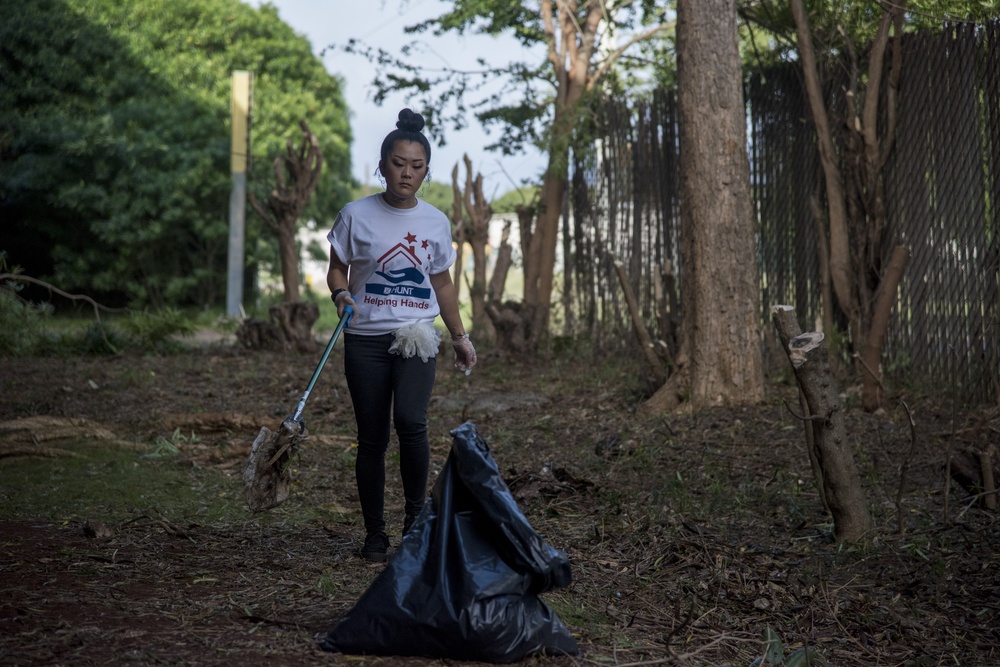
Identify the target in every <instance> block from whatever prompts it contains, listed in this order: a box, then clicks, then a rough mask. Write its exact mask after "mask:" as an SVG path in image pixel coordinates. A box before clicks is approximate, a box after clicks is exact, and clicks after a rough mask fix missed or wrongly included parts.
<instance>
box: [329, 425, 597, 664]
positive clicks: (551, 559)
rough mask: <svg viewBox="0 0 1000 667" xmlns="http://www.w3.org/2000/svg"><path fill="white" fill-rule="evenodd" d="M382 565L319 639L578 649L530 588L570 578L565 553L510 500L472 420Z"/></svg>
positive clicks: (380, 650)
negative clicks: (360, 593) (376, 575)
mask: <svg viewBox="0 0 1000 667" xmlns="http://www.w3.org/2000/svg"><path fill="white" fill-rule="evenodd" d="M451 435H452V437H453V441H452V448H451V454H450V455H449V457H448V460H447V461H446V462H445V465H444V468H443V469H442V471H441V474H440V476H439V477H438V480H437V482H436V483H435V484H434V489H433V490H432V492H431V498H430V500H428V502H427V503H426V504H425V505H424V509H423V512H421V514H420V515H419V516H418V517H417V519H416V520H415V521H414V523H413V525H412V526H411V527H410V531H409V532H408V533H407V534H406V536H405V537H404V538H403V541H402V543H401V544H400V546H399V548H398V549H396V551H395V553H394V554H393V555H392V558H390V559H389V562H388V564H387V565H386V568H385V569H384V570H383V571H382V573H381V574H380V575H379V576H378V578H377V579H376V580H375V581H374V582H373V583H372V585H371V586H370V587H369V588H368V590H367V591H365V593H364V595H362V596H361V599H359V600H358V602H357V603H356V604H355V605H354V607H353V608H352V609H351V610H350V611H349V612H348V613H347V615H346V616H345V617H344V618H343V619H341V620H340V622H338V623H337V624H336V625H335V626H334V627H333V628H332V629H331V630H330V631H329V632H328V633H327V634H326V636H325V637H322V638H321V639H320V641H319V645H320V647H321V648H323V649H324V650H327V651H339V652H341V653H349V654H368V655H407V656H425V657H432V658H452V659H455V660H477V661H484V662H496V663H509V662H516V661H518V660H522V659H524V658H525V657H527V656H529V655H532V654H537V653H544V654H549V655H563V654H568V655H576V654H577V653H578V648H577V644H576V640H575V639H573V636H572V635H571V634H570V632H569V630H567V628H566V626H565V625H563V622H562V621H561V620H560V619H559V617H558V616H556V614H555V613H554V612H553V611H552V610H551V609H549V608H548V607H547V606H546V605H545V603H544V602H542V601H541V600H540V599H539V598H538V594H539V593H543V592H545V591H548V590H552V589H554V588H561V587H564V586H567V585H569V583H570V566H569V559H568V557H567V556H566V554H565V553H563V552H561V551H558V550H556V549H555V548H553V547H552V546H550V545H549V544H547V543H546V542H545V541H544V540H542V538H541V537H539V535H538V533H536V532H535V530H534V529H533V528H532V527H531V525H530V524H529V523H528V520H527V519H526V518H525V516H524V514H522V513H521V510H520V509H519V508H518V507H517V503H516V501H515V500H514V497H513V495H511V493H510V489H508V488H507V484H506V483H505V482H504V481H503V479H502V478H501V476H500V471H499V469H498V468H497V465H496V462H495V461H494V460H493V457H492V456H490V452H489V447H488V445H487V444H486V441H484V440H483V439H482V438H480V437H479V434H478V433H477V432H476V427H475V425H474V424H472V423H471V422H467V423H465V424H463V425H462V426H460V427H459V428H457V429H455V430H454V431H452V432H451Z"/></svg>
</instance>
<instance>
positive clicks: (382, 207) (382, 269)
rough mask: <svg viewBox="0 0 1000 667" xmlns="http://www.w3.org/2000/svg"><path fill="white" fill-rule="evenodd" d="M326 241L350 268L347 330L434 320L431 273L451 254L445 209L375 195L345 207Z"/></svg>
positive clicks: (382, 329)
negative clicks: (393, 202)
mask: <svg viewBox="0 0 1000 667" xmlns="http://www.w3.org/2000/svg"><path fill="white" fill-rule="evenodd" d="M327 239H328V240H329V241H330V245H331V246H332V247H333V252H334V253H336V255H337V258H338V259H340V261H342V262H343V263H344V264H347V266H348V267H349V271H348V287H349V289H350V291H351V296H352V297H354V300H355V301H356V302H357V304H358V307H357V308H355V309H354V316H353V317H352V318H351V323H350V325H349V327H348V330H349V331H350V333H354V334H367V335H376V334H385V333H389V332H392V331H395V330H396V329H399V328H400V327H402V326H405V325H407V324H413V323H415V322H427V323H431V324H433V322H434V318H436V317H437V316H438V314H439V313H440V312H441V309H440V307H439V306H438V302H437V296H436V295H435V294H434V288H433V287H431V281H430V277H431V276H432V275H436V274H438V273H441V272H442V271H447V270H448V268H449V267H450V266H451V265H452V264H453V263H454V262H455V255H456V253H455V248H454V246H453V245H452V239H451V223H450V222H449V220H448V217H447V216H446V215H445V214H444V213H442V212H441V211H439V210H437V209H436V208H434V207H433V206H431V205H430V204H428V203H426V202H423V201H420V200H419V199H418V200H417V205H416V206H414V207H413V208H394V207H392V206H389V205H388V204H386V203H385V200H383V199H382V195H381V193H379V194H374V195H371V196H369V197H365V198H364V199H359V200H358V201H355V202H351V203H350V204H348V205H347V206H345V207H344V208H343V210H341V211H340V213H339V214H338V215H337V219H336V220H335V221H334V223H333V229H331V230H330V233H329V234H327Z"/></svg>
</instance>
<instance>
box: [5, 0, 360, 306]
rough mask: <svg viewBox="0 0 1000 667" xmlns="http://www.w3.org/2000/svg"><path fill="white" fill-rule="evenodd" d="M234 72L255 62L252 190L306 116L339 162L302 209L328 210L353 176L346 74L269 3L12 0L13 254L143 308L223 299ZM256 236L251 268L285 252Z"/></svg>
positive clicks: (9, 143) (66, 284)
mask: <svg viewBox="0 0 1000 667" xmlns="http://www.w3.org/2000/svg"><path fill="white" fill-rule="evenodd" d="M239 69H245V70H251V71H253V72H254V92H253V123H252V128H253V129H252V140H251V165H252V166H251V171H250V176H249V181H250V187H251V188H255V187H258V188H266V187H268V186H267V184H266V183H267V179H268V175H269V172H270V165H271V159H272V157H273V156H274V155H276V154H278V153H280V152H281V151H282V150H283V149H284V145H285V142H286V140H287V139H290V138H293V137H294V136H295V135H296V133H297V131H298V122H299V121H300V120H308V122H309V123H310V125H311V126H312V127H313V128H314V131H315V132H316V134H317V135H318V136H319V137H320V141H321V144H322V149H323V152H324V154H325V156H326V158H327V164H328V167H327V168H326V170H325V172H324V174H323V176H322V181H321V183H320V186H319V188H318V189H317V194H316V196H315V197H314V199H313V202H312V204H311V208H310V210H309V211H307V213H308V214H310V215H313V216H316V217H322V218H327V217H329V218H332V216H333V215H334V214H335V213H336V210H337V209H338V208H339V207H340V206H341V205H342V204H343V202H344V201H345V200H346V198H347V195H348V192H349V188H350V185H351V179H350V175H349V174H350V154H349V144H350V140H351V135H350V128H349V125H348V121H347V109H346V105H345V102H344V100H343V95H342V87H343V86H342V83H341V81H340V80H339V79H337V78H336V77H333V76H331V75H329V74H328V73H327V72H326V71H325V69H324V68H323V66H322V63H321V62H320V61H319V60H318V59H317V58H316V57H315V56H314V55H313V54H312V51H311V48H310V45H309V43H308V41H307V40H306V39H305V38H303V37H301V36H298V35H296V34H295V33H294V31H293V30H292V29H291V28H290V27H288V26H287V25H286V24H284V23H283V22H281V21H280V20H279V18H278V15H277V11H276V10H275V9H274V8H273V7H270V6H267V5H265V6H264V7H262V8H261V9H259V10H258V9H253V8H251V7H249V6H248V5H245V4H243V3H241V2H239V1H238V0H38V1H37V2H32V3H4V4H3V5H2V7H0V211H2V215H3V218H4V220H5V234H4V237H5V239H4V241H3V244H4V248H3V249H6V250H8V251H9V253H10V259H11V261H12V262H14V263H15V264H20V265H21V266H23V267H24V268H25V270H26V272H28V273H29V274H33V275H38V276H42V277H45V278H46V279H48V280H50V281H51V282H53V283H56V284H58V285H60V286H61V287H62V288H64V289H69V290H82V291H87V292H88V293H91V294H94V295H102V296H104V297H107V298H110V299H112V300H117V301H122V302H129V303H132V304H133V305H153V306H158V305H163V304H174V305H183V304H199V305H211V304H214V303H217V302H218V301H219V300H220V299H221V297H222V296H223V294H222V292H223V290H224V285H225V276H226V269H225V267H226V250H227V239H228V201H229V193H230V185H231V179H230V173H229V151H230V145H229V144H230V141H229V115H230V110H229V109H230V81H231V73H232V71H234V70H239ZM261 176H262V177H261ZM248 222H252V221H248ZM247 239H248V241H247V260H248V263H255V262H258V261H261V260H262V259H264V260H266V259H267V258H268V257H272V256H273V255H274V252H273V250H272V249H271V244H270V240H269V239H266V238H261V237H260V235H259V234H258V226H257V225H254V224H249V226H248V232H247Z"/></svg>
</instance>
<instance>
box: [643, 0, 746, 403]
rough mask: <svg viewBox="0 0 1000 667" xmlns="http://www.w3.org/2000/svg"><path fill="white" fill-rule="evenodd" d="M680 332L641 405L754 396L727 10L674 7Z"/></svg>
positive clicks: (742, 167) (737, 72)
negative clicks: (669, 366)
mask: <svg viewBox="0 0 1000 667" xmlns="http://www.w3.org/2000/svg"><path fill="white" fill-rule="evenodd" d="M677 91H678V105H679V111H680V122H679V124H680V154H681V165H680V171H681V262H682V265H683V272H684V273H683V280H682V281H681V304H682V325H681V343H680V353H679V354H678V358H677V370H676V372H675V373H674V375H672V376H671V377H670V379H669V380H668V381H667V383H666V384H664V385H663V386H662V387H661V388H660V390H659V391H658V392H657V393H656V394H655V395H654V396H653V397H652V398H651V399H650V400H649V401H648V402H647V403H646V404H645V408H646V409H647V410H650V411H654V412H655V411H663V410H667V409H671V408H673V407H674V406H676V405H677V404H678V403H679V401H680V400H681V397H682V396H689V397H690V401H691V406H692V407H694V408H695V409H698V408H701V407H706V406H710V405H719V404H726V405H736V404H747V403H756V402H759V401H760V400H762V398H763V396H764V374H763V361H762V358H761V349H760V341H761V336H760V324H759V323H760V290H759V281H758V275H757V264H756V261H755V258H756V240H755V223H754V216H753V203H752V201H751V199H750V165H749V161H748V157H747V150H746V145H747V142H746V115H745V112H744V104H743V77H742V72H741V68H740V53H739V47H738V43H737V15H736V4H735V3H734V2H733V0H679V1H678V3H677Z"/></svg>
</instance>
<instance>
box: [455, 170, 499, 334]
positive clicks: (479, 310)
mask: <svg viewBox="0 0 1000 667" xmlns="http://www.w3.org/2000/svg"><path fill="white" fill-rule="evenodd" d="M462 159H463V161H464V162H465V192H464V193H462V192H461V190H460V189H459V187H458V165H455V171H453V172H452V188H453V190H454V192H455V194H456V196H458V195H461V199H460V205H462V206H464V208H465V216H464V218H465V239H466V240H467V241H468V243H469V245H470V246H471V247H472V289H471V290H470V292H471V297H472V328H473V330H474V331H475V332H476V337H477V339H479V340H482V341H487V342H492V341H493V340H494V338H495V335H494V334H495V332H494V330H493V323H492V321H491V320H490V319H489V317H488V316H487V315H486V245H487V244H488V243H489V241H490V219H491V218H492V217H493V211H492V210H491V209H490V205H489V203H488V202H487V201H486V195H485V194H483V175H482V174H477V175H476V177H475V179H473V177H472V160H470V159H469V156H468V155H463V156H462ZM505 273H506V271H505Z"/></svg>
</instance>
